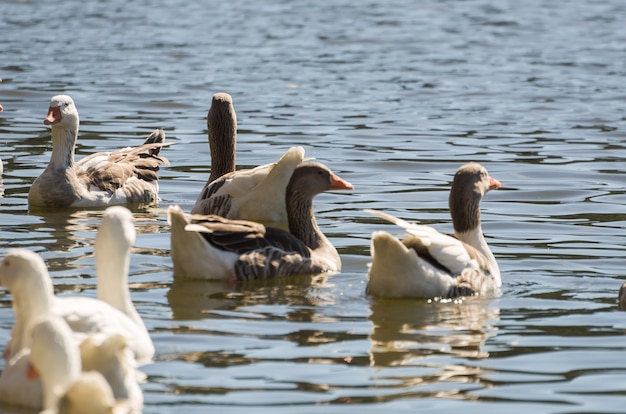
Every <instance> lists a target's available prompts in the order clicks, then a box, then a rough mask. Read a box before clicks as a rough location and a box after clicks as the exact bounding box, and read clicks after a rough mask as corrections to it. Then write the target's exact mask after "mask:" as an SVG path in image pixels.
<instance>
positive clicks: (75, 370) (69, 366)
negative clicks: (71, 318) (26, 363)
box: [27, 315, 143, 413]
mask: <svg viewBox="0 0 626 414" xmlns="http://www.w3.org/2000/svg"><path fill="white" fill-rule="evenodd" d="M31 341H32V342H31V345H30V357H29V360H30V367H29V370H28V371H27V378H29V379H31V380H34V379H37V378H40V382H41V384H42V387H43V401H42V406H43V408H44V409H45V411H44V412H45V413H67V412H75V413H86V412H89V413H93V412H108V413H112V412H114V409H115V407H116V406H117V405H118V404H117V402H116V400H119V401H120V405H119V407H125V408H126V409H125V410H124V411H123V412H136V413H140V412H141V409H142V408H143V396H142V395H141V390H140V389H139V385H138V384H137V383H134V384H130V386H131V387H132V388H133V389H136V390H137V391H138V392H139V393H140V395H139V396H137V395H133V398H135V399H139V401H131V400H130V399H129V396H131V395H132V394H131V393H129V392H125V393H122V396H121V397H119V396H117V395H115V390H114V389H112V388H111V383H110V382H107V380H108V377H107V375H106V374H104V375H103V374H102V372H101V371H99V370H97V369H98V368H102V367H105V366H106V367H105V368H106V372H107V373H109V375H110V376H112V377H115V375H111V374H110V373H112V372H114V371H120V370H121V371H123V370H124V369H125V368H126V367H125V361H124V360H123V359H122V360H120V359H117V358H115V357H113V358H111V356H112V354H111V353H110V352H109V351H108V350H104V351H103V350H102V348H105V347H109V348H114V349H122V348H119V341H122V343H123V341H124V339H123V338H121V337H120V336H115V337H112V342H111V343H112V344H113V345H112V346H109V343H106V342H105V343H104V344H103V345H102V346H99V347H97V349H99V350H100V352H99V353H98V354H91V355H89V357H88V358H85V356H84V355H81V351H82V349H80V350H79V348H78V346H77V345H76V343H75V340H74V338H73V333H72V331H71V329H70V327H69V326H68V325H67V323H66V322H65V321H64V320H63V319H61V318H59V317H55V316H50V315H47V316H44V317H43V318H42V319H41V320H38V321H36V322H35V323H34V324H33V326H32V329H31ZM113 353H116V352H115V351H114V352H113ZM81 358H82V359H81ZM85 360H87V361H89V362H88V363H89V364H90V366H85V364H84V361H85ZM96 361H99V362H96ZM117 375H118V376H119V374H117ZM116 385H117V386H118V387H119V385H120V384H116ZM86 391H89V393H86ZM134 392H135V391H134ZM79 407H80V409H79ZM116 411H118V412H121V410H116Z"/></svg>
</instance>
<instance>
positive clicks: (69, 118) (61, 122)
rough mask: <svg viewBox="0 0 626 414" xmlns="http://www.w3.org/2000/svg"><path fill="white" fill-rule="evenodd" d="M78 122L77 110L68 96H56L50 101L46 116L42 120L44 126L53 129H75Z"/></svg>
mask: <svg viewBox="0 0 626 414" xmlns="http://www.w3.org/2000/svg"><path fill="white" fill-rule="evenodd" d="M78 122H79V119H78V110H77V109H76V105H74V100H73V99H72V98H71V97H69V96H68V95H56V96H53V97H52V99H50V107H49V108H48V115H47V116H46V118H45V119H44V120H43V123H44V124H45V125H50V126H52V127H53V128H54V127H57V126H62V127H66V128H67V127H74V128H76V127H77V126H78Z"/></svg>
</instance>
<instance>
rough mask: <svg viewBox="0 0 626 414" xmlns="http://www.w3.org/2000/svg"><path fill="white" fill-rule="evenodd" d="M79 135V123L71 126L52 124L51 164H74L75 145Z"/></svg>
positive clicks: (54, 165)
mask: <svg viewBox="0 0 626 414" xmlns="http://www.w3.org/2000/svg"><path fill="white" fill-rule="evenodd" d="M77 136H78V124H76V125H72V126H71V127H69V128H67V127H63V126H61V125H53V126H52V156H51V157H50V164H49V165H50V166H52V167H54V168H69V167H72V166H73V165H74V146H75V145H76V138H77Z"/></svg>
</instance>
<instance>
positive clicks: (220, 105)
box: [207, 94, 237, 182]
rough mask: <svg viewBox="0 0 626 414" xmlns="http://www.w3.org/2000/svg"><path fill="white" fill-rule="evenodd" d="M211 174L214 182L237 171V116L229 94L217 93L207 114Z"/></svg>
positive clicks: (210, 178) (210, 180)
mask: <svg viewBox="0 0 626 414" xmlns="http://www.w3.org/2000/svg"><path fill="white" fill-rule="evenodd" d="M207 128H208V131H209V132H208V133H209V148H210V151H211V175H210V177H209V182H213V181H215V180H216V179H218V178H220V177H221V176H223V175H224V174H228V173H230V172H233V171H235V162H236V146H237V116H236V114H235V110H234V108H233V105H232V100H231V99H230V96H229V95H227V94H216V95H215V96H214V97H213V103H212V104H211V108H210V109H209V113H208V115H207Z"/></svg>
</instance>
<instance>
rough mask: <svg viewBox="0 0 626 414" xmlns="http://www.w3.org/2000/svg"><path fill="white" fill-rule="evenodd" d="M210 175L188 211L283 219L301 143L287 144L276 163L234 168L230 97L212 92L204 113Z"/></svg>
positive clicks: (234, 125)
mask: <svg viewBox="0 0 626 414" xmlns="http://www.w3.org/2000/svg"><path fill="white" fill-rule="evenodd" d="M207 127H208V130H209V147H210V150H211V163H212V165H211V175H210V177H209V180H208V181H207V183H206V184H205V186H204V188H203V189H202V191H201V192H200V195H199V196H198V198H197V200H196V202H195V204H194V206H193V208H192V209H191V213H192V214H205V215H206V214H217V215H220V216H222V217H225V218H229V219H242V220H253V221H261V222H285V221H287V211H286V209H285V205H284V199H285V188H286V187H287V183H288V182H289V179H290V178H291V174H292V173H293V171H294V169H295V168H296V166H297V165H298V164H300V163H301V162H302V161H303V160H304V149H303V148H302V147H292V148H290V149H289V150H288V151H287V152H286V153H285V154H284V155H283V156H282V157H281V158H280V159H279V160H278V162H276V163H271V164H265V165H261V166H258V167H256V168H252V169H245V170H238V171H235V157H236V155H235V151H236V149H235V148H236V141H237V117H236V114H235V109H234V108H233V101H232V97H231V96H230V95H229V94H227V93H216V94H215V95H213V101H212V103H211V108H210V109H209V113H208V115H207Z"/></svg>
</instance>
